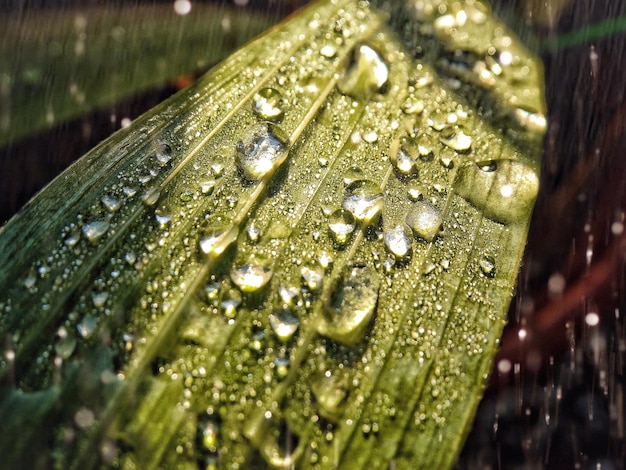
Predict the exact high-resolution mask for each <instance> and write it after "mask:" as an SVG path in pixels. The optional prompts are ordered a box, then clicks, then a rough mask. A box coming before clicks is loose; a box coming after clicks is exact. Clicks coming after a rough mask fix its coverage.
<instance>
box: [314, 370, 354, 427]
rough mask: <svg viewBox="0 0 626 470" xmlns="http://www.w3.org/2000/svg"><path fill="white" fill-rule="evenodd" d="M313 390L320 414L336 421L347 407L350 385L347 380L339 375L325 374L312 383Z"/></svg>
mask: <svg viewBox="0 0 626 470" xmlns="http://www.w3.org/2000/svg"><path fill="white" fill-rule="evenodd" d="M311 391H312V392H313V395H315V401H316V402H317V404H318V406H319V412H320V414H321V415H322V416H323V417H324V418H326V419H328V420H330V421H332V422H336V421H337V420H338V419H339V417H340V416H341V413H342V412H343V410H344V408H345V405H346V397H347V396H348V386H347V384H346V383H345V380H343V378H340V377H338V376H337V375H329V376H326V375H325V376H324V377H322V378H321V379H319V380H316V381H314V382H313V383H312V384H311Z"/></svg>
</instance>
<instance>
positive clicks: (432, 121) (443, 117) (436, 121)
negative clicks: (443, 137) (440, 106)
mask: <svg viewBox="0 0 626 470" xmlns="http://www.w3.org/2000/svg"><path fill="white" fill-rule="evenodd" d="M428 125H429V126H430V127H432V128H433V129H434V130H436V131H442V130H444V129H445V128H446V127H447V126H448V115H447V114H446V113H444V112H442V111H439V110H437V111H433V112H432V113H431V114H430V116H428Z"/></svg>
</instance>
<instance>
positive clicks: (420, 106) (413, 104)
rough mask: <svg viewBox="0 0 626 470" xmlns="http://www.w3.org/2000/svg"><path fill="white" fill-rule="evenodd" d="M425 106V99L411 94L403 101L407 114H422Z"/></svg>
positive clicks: (403, 109) (403, 108) (404, 110)
mask: <svg viewBox="0 0 626 470" xmlns="http://www.w3.org/2000/svg"><path fill="white" fill-rule="evenodd" d="M425 106H426V105H425V104H424V101H423V100H420V99H418V98H416V97H415V96H413V95H410V96H408V97H407V98H406V99H405V100H404V101H403V102H402V111H403V112H404V113H405V114H421V113H422V112H423V111H424V108H425Z"/></svg>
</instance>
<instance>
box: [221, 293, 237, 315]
mask: <svg viewBox="0 0 626 470" xmlns="http://www.w3.org/2000/svg"><path fill="white" fill-rule="evenodd" d="M241 300H242V299H241V294H240V293H239V291H237V290H235V289H230V290H229V291H228V292H227V293H226V295H224V298H223V299H222V303H221V304H220V307H221V308H222V313H223V315H224V316H225V317H226V318H228V319H233V318H235V315H237V308H239V306H240V305H241Z"/></svg>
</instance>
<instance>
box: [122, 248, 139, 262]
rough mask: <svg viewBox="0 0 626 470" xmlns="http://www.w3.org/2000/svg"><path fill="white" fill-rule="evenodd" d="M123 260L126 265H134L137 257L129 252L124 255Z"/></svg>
mask: <svg viewBox="0 0 626 470" xmlns="http://www.w3.org/2000/svg"><path fill="white" fill-rule="evenodd" d="M124 259H125V260H126V262H127V263H128V264H130V265H133V264H135V261H137V255H136V254H135V253H133V252H132V251H129V252H128V253H126V255H124Z"/></svg>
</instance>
